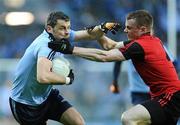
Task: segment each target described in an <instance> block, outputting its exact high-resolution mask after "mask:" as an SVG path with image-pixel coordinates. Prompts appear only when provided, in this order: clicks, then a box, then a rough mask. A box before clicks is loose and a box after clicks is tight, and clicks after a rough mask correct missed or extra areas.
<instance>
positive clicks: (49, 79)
mask: <svg viewBox="0 0 180 125" xmlns="http://www.w3.org/2000/svg"><path fill="white" fill-rule="evenodd" d="M40 75H42V77H38V82H39V83H41V84H53V85H64V84H65V83H66V77H64V76H61V75H58V74H56V73H54V72H51V71H50V72H47V73H44V74H40Z"/></svg>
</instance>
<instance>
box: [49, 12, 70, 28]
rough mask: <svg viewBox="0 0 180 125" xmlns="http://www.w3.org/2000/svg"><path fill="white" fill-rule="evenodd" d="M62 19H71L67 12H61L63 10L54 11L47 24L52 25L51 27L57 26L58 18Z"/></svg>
mask: <svg viewBox="0 0 180 125" xmlns="http://www.w3.org/2000/svg"><path fill="white" fill-rule="evenodd" d="M58 19H61V20H64V21H69V20H70V18H69V16H67V15H66V14H65V13H63V12H61V11H57V12H52V13H50V14H49V16H48V18H47V21H46V26H47V25H50V26H51V27H53V28H54V27H55V25H56V24H57V20H58Z"/></svg>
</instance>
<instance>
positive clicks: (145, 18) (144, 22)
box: [126, 10, 153, 28]
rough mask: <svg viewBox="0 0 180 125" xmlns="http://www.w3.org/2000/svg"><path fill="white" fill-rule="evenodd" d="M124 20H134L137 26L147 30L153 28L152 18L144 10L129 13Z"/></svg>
mask: <svg viewBox="0 0 180 125" xmlns="http://www.w3.org/2000/svg"><path fill="white" fill-rule="evenodd" d="M126 19H127V20H130V19H135V20H136V24H137V26H146V27H148V28H153V17H152V15H151V14H150V13H149V12H148V11H146V10H137V11H134V12H131V13H129V14H128V15H127V17H126Z"/></svg>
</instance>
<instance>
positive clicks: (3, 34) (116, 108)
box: [0, 0, 180, 125]
mask: <svg viewBox="0 0 180 125" xmlns="http://www.w3.org/2000/svg"><path fill="white" fill-rule="evenodd" d="M136 9H147V10H149V11H150V12H151V13H152V15H153V16H154V22H155V23H154V24H155V25H154V30H155V34H156V35H157V36H159V37H160V38H161V39H162V41H163V42H164V43H165V44H166V46H167V47H168V48H169V49H170V51H171V52H172V54H173V56H174V57H175V58H176V60H177V62H180V44H179V41H180V21H178V20H180V0H0V125H17V123H16V122H15V121H14V119H13V117H12V114H11V112H10V109H9V104H8V97H9V94H10V88H11V84H12V82H11V81H12V74H13V72H14V69H15V67H16V64H17V62H18V59H19V58H20V57H21V56H22V54H23V53H24V51H25V49H26V47H27V46H28V45H29V44H30V43H31V42H32V40H33V39H34V38H35V37H37V36H38V35H39V34H40V33H41V32H42V31H43V28H44V22H45V19H46V17H47V15H48V13H50V12H51V11H55V10H61V11H64V12H65V13H66V14H67V15H69V16H70V18H71V23H72V29H74V30H79V29H82V28H84V27H85V26H90V25H97V24H100V23H101V22H104V21H118V22H121V23H122V24H124V21H125V15H126V14H127V13H128V12H130V11H133V10H136ZM14 12H15V13H14ZM19 12H20V13H19ZM110 37H112V38H113V39H115V40H117V41H118V40H122V39H125V38H126V36H125V34H124V33H121V32H119V33H118V35H116V36H112V35H110ZM77 45H78V46H85V47H97V48H99V45H98V44H97V43H96V42H95V41H94V42H87V43H77ZM66 57H67V58H68V59H69V60H70V62H71V65H72V67H73V68H74V71H75V82H74V83H73V84H72V85H71V86H58V87H57V88H58V89H60V91H61V93H62V94H63V95H64V97H65V98H66V99H68V100H69V101H70V102H71V103H72V104H73V105H74V107H76V108H77V110H79V111H80V112H81V113H82V115H83V116H84V118H85V120H86V122H87V125H120V116H121V113H122V112H123V111H124V110H125V109H127V108H129V107H130V106H131V103H130V96H129V89H128V80H127V73H126V69H127V68H128V67H126V63H125V62H123V68H122V73H121V75H120V77H119V83H120V86H121V92H120V94H118V95H114V94H112V93H111V92H110V91H109V85H110V83H111V81H112V69H113V64H114V63H96V62H91V61H87V60H84V59H80V58H77V57H72V56H66ZM178 64H179V63H178ZM179 67H180V66H179V65H178V67H177V70H178V71H179ZM50 124H51V125H59V123H56V122H52V121H49V122H48V125H50Z"/></svg>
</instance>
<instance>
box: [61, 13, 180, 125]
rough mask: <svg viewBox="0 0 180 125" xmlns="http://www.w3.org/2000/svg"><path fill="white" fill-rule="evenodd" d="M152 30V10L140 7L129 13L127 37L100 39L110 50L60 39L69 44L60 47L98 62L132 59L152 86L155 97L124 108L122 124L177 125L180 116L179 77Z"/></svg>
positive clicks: (126, 24)
mask: <svg viewBox="0 0 180 125" xmlns="http://www.w3.org/2000/svg"><path fill="white" fill-rule="evenodd" d="M152 31H153V17H152V16H151V14H149V12H147V11H145V10H137V11H134V12H131V13H129V14H128V15H127V17H126V23H125V29H124V32H126V33H127V37H128V41H125V42H117V43H116V42H115V41H113V40H112V39H110V38H108V37H106V36H103V37H101V38H100V39H99V43H100V44H102V46H105V47H107V48H108V49H110V50H109V51H105V50H100V49H94V48H82V47H74V46H71V45H70V44H67V43H61V45H63V44H66V48H63V49H62V47H59V50H58V51H61V52H62V53H69V54H73V55H76V56H80V57H83V58H85V59H89V60H93V61H99V62H111V61H124V60H128V59H131V60H132V62H133V64H134V66H135V68H136V70H137V71H138V73H139V75H140V76H141V78H142V79H143V80H144V82H145V83H146V84H147V85H148V86H149V87H150V91H151V97H152V99H151V100H148V101H146V102H144V103H142V104H138V105H136V106H134V107H132V108H131V109H129V110H127V111H125V112H124V113H123V114H122V117H121V120H122V124H123V125H176V123H177V119H178V117H179V116H180V81H179V79H178V76H177V73H176V70H175V68H174V66H173V64H172V62H171V61H170V59H169V57H168V56H167V54H166V51H165V50H164V48H163V45H162V42H161V40H160V39H159V38H157V37H155V36H153V35H152ZM106 44H108V45H106ZM61 45H60V46H61ZM107 48H106V49H107ZM112 48H113V49H112Z"/></svg>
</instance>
